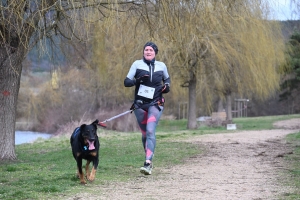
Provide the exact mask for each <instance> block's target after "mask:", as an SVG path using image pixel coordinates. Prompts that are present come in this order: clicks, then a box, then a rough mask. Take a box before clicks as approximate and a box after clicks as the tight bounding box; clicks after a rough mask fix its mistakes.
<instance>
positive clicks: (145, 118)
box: [134, 106, 164, 161]
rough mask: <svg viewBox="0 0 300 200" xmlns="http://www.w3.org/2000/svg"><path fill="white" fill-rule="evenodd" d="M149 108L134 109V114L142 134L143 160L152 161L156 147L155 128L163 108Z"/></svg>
mask: <svg viewBox="0 0 300 200" xmlns="http://www.w3.org/2000/svg"><path fill="white" fill-rule="evenodd" d="M159 108H160V110H159V109H158V107H157V106H150V107H149V108H148V109H142V108H139V109H135V110H134V114H135V117H136V119H137V122H138V124H139V127H140V129H141V132H142V143H143V147H144V150H145V160H150V161H152V159H153V156H154V150H155V146H156V136H155V131H156V126H157V124H158V121H159V119H160V117H161V115H162V113H163V109H164V107H163V106H159Z"/></svg>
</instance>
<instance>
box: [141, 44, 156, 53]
mask: <svg viewBox="0 0 300 200" xmlns="http://www.w3.org/2000/svg"><path fill="white" fill-rule="evenodd" d="M147 46H150V47H152V48H153V50H154V52H155V55H156V54H157V53H158V48H157V46H156V44H154V43H153V42H147V43H146V44H145V45H144V50H145V48H146V47H147Z"/></svg>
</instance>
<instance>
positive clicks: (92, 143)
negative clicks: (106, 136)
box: [88, 140, 95, 150]
mask: <svg viewBox="0 0 300 200" xmlns="http://www.w3.org/2000/svg"><path fill="white" fill-rule="evenodd" d="M88 143H89V150H94V149H95V146H94V141H92V142H91V141H89V140H88Z"/></svg>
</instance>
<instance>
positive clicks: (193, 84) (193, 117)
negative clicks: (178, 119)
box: [187, 74, 197, 129]
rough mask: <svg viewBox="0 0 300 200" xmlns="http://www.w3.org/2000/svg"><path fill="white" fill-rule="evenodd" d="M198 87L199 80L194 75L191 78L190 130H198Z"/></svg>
mask: <svg viewBox="0 0 300 200" xmlns="http://www.w3.org/2000/svg"><path fill="white" fill-rule="evenodd" d="M196 86H197V79H196V77H195V75H194V74H193V75H192V76H191V80H190V82H189V87H188V88H189V104H188V107H189V108H188V124H187V128H188V129H196V128H197V120H196V114H197V108H196Z"/></svg>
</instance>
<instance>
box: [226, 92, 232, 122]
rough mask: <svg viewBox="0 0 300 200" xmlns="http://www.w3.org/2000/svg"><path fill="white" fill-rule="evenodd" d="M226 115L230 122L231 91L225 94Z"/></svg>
mask: <svg viewBox="0 0 300 200" xmlns="http://www.w3.org/2000/svg"><path fill="white" fill-rule="evenodd" d="M226 116H227V121H228V122H232V109H231V93H227V94H226Z"/></svg>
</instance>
